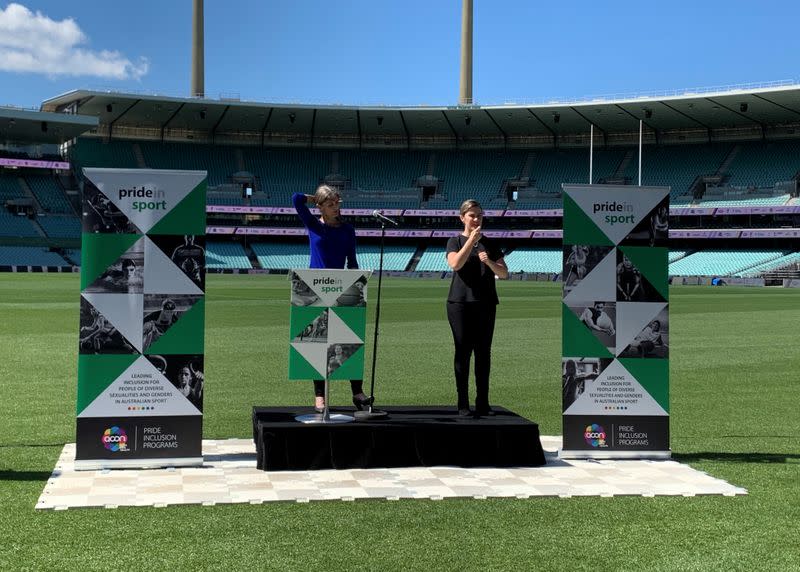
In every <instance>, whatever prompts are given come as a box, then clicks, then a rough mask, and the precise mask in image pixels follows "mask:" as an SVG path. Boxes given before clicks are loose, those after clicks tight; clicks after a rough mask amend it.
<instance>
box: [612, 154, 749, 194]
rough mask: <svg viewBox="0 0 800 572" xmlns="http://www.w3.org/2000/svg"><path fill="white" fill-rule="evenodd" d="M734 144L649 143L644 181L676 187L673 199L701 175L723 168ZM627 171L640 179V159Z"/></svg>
mask: <svg viewBox="0 0 800 572" xmlns="http://www.w3.org/2000/svg"><path fill="white" fill-rule="evenodd" d="M732 147H733V145H731V144H729V143H715V144H712V145H702V144H695V145H676V146H660V147H645V148H644V150H643V152H642V184H643V185H652V186H665V187H672V189H671V192H670V199H673V198H675V199H677V197H680V196H681V195H687V194H688V193H689V191H690V190H691V189H690V187H691V185H692V182H693V181H694V180H695V179H696V178H697V177H698V176H700V175H714V174H715V173H716V172H717V171H718V170H719V168H720V166H721V165H722V163H723V161H724V160H725V157H726V156H727V155H728V154H729V153H730V151H731V149H732ZM626 175H628V176H630V177H631V180H637V179H638V159H634V160H633V161H631V163H630V164H629V165H628V169H627V170H626ZM676 202H677V201H676Z"/></svg>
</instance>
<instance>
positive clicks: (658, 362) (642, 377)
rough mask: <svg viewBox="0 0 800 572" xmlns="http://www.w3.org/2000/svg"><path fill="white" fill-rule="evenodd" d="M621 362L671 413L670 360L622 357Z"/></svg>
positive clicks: (665, 409)
mask: <svg viewBox="0 0 800 572" xmlns="http://www.w3.org/2000/svg"><path fill="white" fill-rule="evenodd" d="M619 363H621V364H622V365H623V367H625V369H627V370H628V371H629V372H631V375H633V377H635V378H636V381H638V382H639V385H641V386H642V388H643V389H644V390H645V391H646V392H647V393H649V394H650V395H651V396H652V397H653V399H655V400H656V402H657V403H658V404H659V405H660V406H661V407H663V408H664V411H666V412H667V413H669V360H666V359H641V358H620V359H619Z"/></svg>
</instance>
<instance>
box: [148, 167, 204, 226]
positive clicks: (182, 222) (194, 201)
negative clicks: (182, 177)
mask: <svg viewBox="0 0 800 572" xmlns="http://www.w3.org/2000/svg"><path fill="white" fill-rule="evenodd" d="M205 233H206V181H205V180H203V181H202V182H201V183H200V184H199V185H197V186H196V187H195V188H194V189H193V190H192V192H190V193H189V194H188V195H186V196H185V197H184V198H183V200H182V201H181V202H179V203H178V204H177V205H175V207H174V208H173V209H172V210H171V211H170V212H168V213H167V214H166V215H165V216H164V218H162V219H161V220H160V221H158V222H157V223H156V224H155V225H153V228H151V229H150V230H149V231H148V233H147V234H205Z"/></svg>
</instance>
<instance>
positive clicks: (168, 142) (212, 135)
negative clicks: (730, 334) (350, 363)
mask: <svg viewBox="0 0 800 572" xmlns="http://www.w3.org/2000/svg"><path fill="white" fill-rule="evenodd" d="M640 126H641V130H640ZM592 133H593V135H591V134H592ZM640 140H641V154H640V147H639V142H640ZM84 167H115V168H156V169H202V170H207V171H208V185H209V186H208V235H209V242H208V262H209V268H210V269H212V270H213V269H216V270H219V271H234V272H240V271H252V270H254V269H255V270H260V271H270V272H282V271H286V270H287V269H288V268H291V267H298V266H305V265H307V264H308V248H307V242H306V240H305V238H304V236H303V234H304V229H303V228H302V226H301V225H300V223H299V221H297V220H296V216H295V215H294V211H293V209H292V208H291V205H290V196H291V193H293V192H297V191H301V192H307V193H311V192H313V190H314V188H315V187H316V186H317V185H319V184H320V183H323V182H324V183H327V184H329V185H332V186H335V187H336V188H338V189H340V190H341V192H342V195H343V199H344V206H345V209H344V214H345V215H346V216H348V217H350V218H351V219H352V220H353V222H354V224H355V226H356V227H357V229H358V232H359V234H360V242H359V256H360V260H361V265H362V266H363V267H376V266H377V251H378V248H377V239H376V238H375V237H376V235H378V234H379V232H378V229H379V228H380V226H379V223H378V221H377V220H376V219H375V218H374V217H373V216H372V215H371V213H372V211H373V210H375V209H379V210H382V211H384V212H385V213H386V214H389V215H391V216H394V217H396V218H397V219H398V220H399V221H400V223H401V226H400V227H399V228H398V229H391V230H390V231H388V233H387V236H388V239H387V253H388V254H387V258H386V268H387V269H388V270H391V271H398V272H443V271H446V270H447V265H446V262H445V257H444V244H445V242H446V238H445V237H446V236H448V235H449V234H452V233H453V232H456V231H457V230H458V229H459V228H460V222H459V220H458V217H457V209H458V206H459V205H460V203H461V202H462V201H463V200H464V199H466V198H476V199H478V200H479V201H481V203H482V204H483V205H484V208H485V209H486V210H487V211H488V212H487V214H488V215H489V217H488V222H487V232H488V231H491V233H493V234H494V235H495V236H497V237H499V238H500V240H501V242H502V245H503V247H504V249H505V250H506V253H507V254H506V261H507V263H508V266H509V269H510V270H511V271H512V272H514V273H516V274H518V275H521V276H525V277H537V278H539V279H548V280H549V279H554V278H557V277H558V274H559V273H560V271H561V265H562V255H561V246H560V240H561V185H562V183H589V182H591V183H595V184H614V185H636V184H642V185H664V186H670V187H671V189H672V191H671V208H670V212H669V224H670V244H671V247H670V274H671V275H672V276H678V277H681V280H682V281H683V282H686V281H687V280H688V281H689V282H695V283H696V282H698V281H699V282H708V281H709V280H710V279H711V278H713V277H730V278H755V279H756V280H755V281H754V283H758V284H760V283H764V282H765V283H767V284H776V283H781V282H782V281H783V280H784V279H791V278H798V277H800V252H799V251H800V228H798V227H799V226H800V224H798V223H800V198H798V177H800V86H798V85H796V84H770V85H763V86H744V87H741V88H734V89H719V90H716V89H712V90H708V91H703V92H699V91H698V92H694V93H681V94H677V93H676V94H659V95H654V96H643V97H629V98H619V99H598V100H592V101H574V102H548V103H544V104H536V105H515V104H509V105H503V106H478V105H459V106H452V107H352V106H338V105H336V106H312V105H283V104H281V105H277V104H269V103H257V102H246V101H239V100H228V99H221V100H211V99H205V98H174V97H163V96H151V95H139V94H132V93H113V92H96V91H82V90H79V91H73V92H69V93H66V94H64V95H60V96H58V97H54V98H52V99H49V100H47V101H45V102H43V103H42V105H41V108H40V110H39V111H28V110H19V109H9V108H2V109H0V169H1V172H0V203H2V208H0V267H3V268H4V269H6V270H9V269H15V270H28V269H35V270H39V269H41V268H42V267H44V268H45V269H47V268H49V269H51V270H53V269H59V270H64V269H66V270H68V269H69V267H74V266H75V265H77V264H78V263H79V260H80V255H79V252H78V250H77V249H79V248H80V213H81V211H82V208H83V207H82V204H81V200H80V188H81V177H82V175H81V170H82V168H84ZM640 178H641V179H640Z"/></svg>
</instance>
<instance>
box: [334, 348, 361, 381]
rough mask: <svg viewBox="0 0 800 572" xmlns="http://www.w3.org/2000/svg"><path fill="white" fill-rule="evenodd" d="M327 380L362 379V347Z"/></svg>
mask: <svg viewBox="0 0 800 572" xmlns="http://www.w3.org/2000/svg"><path fill="white" fill-rule="evenodd" d="M328 379H331V380H334V379H364V346H361V347H360V348H358V349H357V350H356V351H355V352H354V353H353V355H351V356H350V357H349V358H347V360H345V362H344V363H343V364H342V365H340V366H339V369H337V370H336V371H334V372H333V373H332V374H331V376H330V377H329V378H328Z"/></svg>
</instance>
